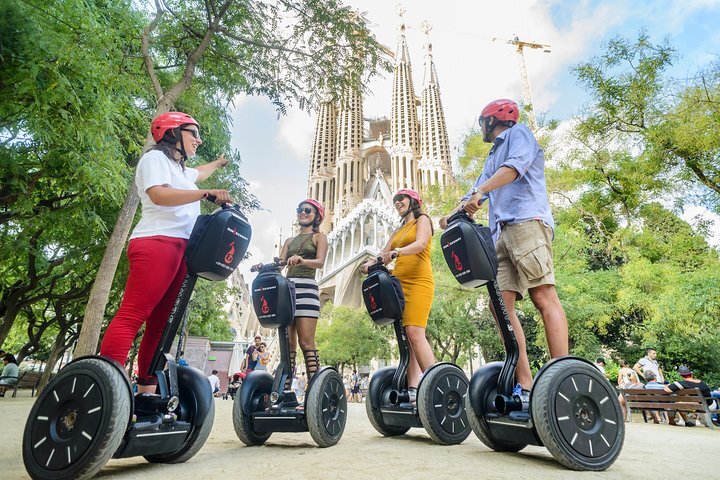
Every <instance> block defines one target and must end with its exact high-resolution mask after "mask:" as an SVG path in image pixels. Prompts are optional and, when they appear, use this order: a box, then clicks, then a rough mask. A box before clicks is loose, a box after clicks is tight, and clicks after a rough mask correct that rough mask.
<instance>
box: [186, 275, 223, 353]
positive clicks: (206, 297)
mask: <svg viewBox="0 0 720 480" xmlns="http://www.w3.org/2000/svg"><path fill="white" fill-rule="evenodd" d="M227 303H228V292H227V285H226V284H225V282H207V281H205V280H202V279H200V280H198V283H197V284H196V286H195V291H194V292H193V296H192V298H191V299H190V304H189V305H188V309H189V317H188V327H187V328H188V333H189V335H197V336H201V337H208V338H209V339H210V340H215V341H220V342H229V341H232V340H233V333H232V329H231V327H230V321H229V320H228V313H227V311H226V310H225V309H224V307H225V306H226V305H227Z"/></svg>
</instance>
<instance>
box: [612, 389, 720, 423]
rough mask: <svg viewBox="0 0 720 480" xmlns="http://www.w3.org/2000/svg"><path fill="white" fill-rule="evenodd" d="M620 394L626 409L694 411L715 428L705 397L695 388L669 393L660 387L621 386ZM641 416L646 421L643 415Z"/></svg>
mask: <svg viewBox="0 0 720 480" xmlns="http://www.w3.org/2000/svg"><path fill="white" fill-rule="evenodd" d="M622 394H623V397H625V404H626V406H627V408H628V410H629V409H636V410H658V411H664V412H670V414H671V415H672V412H676V411H679V412H686V413H696V414H698V415H703V416H704V417H705V425H707V426H709V427H710V428H711V429H714V428H715V427H714V426H713V423H712V421H711V418H710V415H711V413H710V409H709V408H708V405H707V402H706V398H705V397H703V396H702V393H701V392H700V390H699V389H697V388H690V389H685V390H680V391H679V392H671V393H668V392H666V391H664V390H660V389H650V388H647V389H646V388H623V389H622ZM643 418H644V420H645V422H647V417H646V416H645V415H643Z"/></svg>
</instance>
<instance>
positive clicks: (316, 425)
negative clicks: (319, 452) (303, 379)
mask: <svg viewBox="0 0 720 480" xmlns="http://www.w3.org/2000/svg"><path fill="white" fill-rule="evenodd" d="M316 375H317V376H318V378H315V379H313V383H312V386H311V388H310V391H309V392H308V398H307V401H306V402H305V415H306V416H307V424H308V430H310V435H311V436H312V438H313V440H315V443H317V444H318V446H320V447H332V446H333V445H335V444H336V443H337V442H339V441H340V438H341V437H342V435H343V432H344V431H345V423H346V421H347V397H346V396H345V387H344V386H343V381H342V377H341V376H340V374H339V373H338V372H336V371H335V370H333V369H331V368H326V369H324V370H322V371H320V372H318V373H317V374H316Z"/></svg>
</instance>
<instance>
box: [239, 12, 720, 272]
mask: <svg viewBox="0 0 720 480" xmlns="http://www.w3.org/2000/svg"><path fill="white" fill-rule="evenodd" d="M346 3H347V4H350V5H352V6H353V7H355V8H357V9H359V10H360V11H362V12H365V15H366V17H367V18H368V19H369V21H370V23H371V29H372V30H373V32H375V34H376V37H377V38H378V40H380V41H381V42H382V43H384V44H386V45H387V46H389V47H390V48H392V49H393V50H395V48H396V44H397V26H398V24H399V21H398V17H397V15H396V2H394V1H392V0H391V1H387V0H385V1H381V0H363V1H360V0H354V1H346ZM405 8H406V14H405V23H406V24H407V26H408V30H407V41H408V47H409V50H410V55H411V58H412V66H413V77H414V78H413V79H414V82H415V89H416V94H418V95H419V93H420V89H421V85H422V74H423V60H424V49H423V46H424V44H425V36H424V35H423V34H422V33H421V32H420V29H419V25H420V23H421V22H422V21H424V20H427V21H429V22H430V23H431V24H432V25H433V30H432V32H431V34H430V38H431V41H432V44H433V57H434V60H435V64H436V67H437V71H438V76H439V80H440V88H441V93H442V101H443V107H444V109H445V116H446V119H447V123H448V130H449V136H450V144H451V150H452V152H453V155H455V156H456V155H457V151H458V149H459V147H460V146H461V142H462V139H463V138H464V136H465V135H466V134H467V133H468V132H469V131H470V130H471V129H472V127H473V123H474V121H475V119H476V118H477V115H478V113H479V111H480V110H481V109H482V107H483V106H484V105H485V104H486V103H487V102H489V101H491V100H493V99H495V98H500V97H509V98H515V99H519V97H520V93H521V86H520V76H519V69H518V65H517V60H516V56H515V53H514V48H513V47H512V46H510V45H507V44H504V43H503V42H502V41H492V38H493V37H497V38H502V39H509V38H513V37H514V36H515V35H517V36H518V37H519V38H520V39H521V40H524V41H531V42H538V43H543V44H549V45H550V46H551V53H542V52H541V51H539V50H529V51H526V55H525V61H526V64H527V70H528V76H529V79H530V85H531V89H532V95H533V103H534V104H535V107H536V110H537V111H538V113H540V114H545V115H547V117H548V118H554V119H558V120H561V121H562V120H569V119H571V118H572V117H573V116H574V115H576V114H578V113H579V112H580V109H581V108H582V106H583V105H585V104H586V103H587V102H588V97H587V95H586V93H585V92H584V91H583V89H582V88H581V87H580V86H578V85H577V83H576V81H575V78H574V76H573V74H572V72H571V69H572V67H573V66H575V65H577V64H579V63H581V62H583V61H587V60H588V59H590V58H591V57H592V56H594V55H597V54H599V53H600V52H601V51H602V45H603V43H604V42H606V41H607V40H609V39H610V38H613V37H615V36H617V35H622V36H625V37H629V38H635V37H636V36H637V34H638V32H639V31H640V29H642V28H644V29H645V30H646V31H647V33H648V34H649V36H650V38H651V40H652V41H653V42H656V43H657V42H660V41H662V40H664V39H666V38H667V39H668V40H669V41H670V42H671V44H672V45H673V46H674V47H675V48H676V49H677V51H678V54H679V58H678V60H677V63H676V65H675V66H674V67H673V69H672V71H671V72H670V73H671V75H673V76H674V77H677V78H678V79H683V78H686V77H688V76H691V75H694V74H695V73H697V72H698V70H699V69H701V68H703V67H704V66H706V65H707V64H708V63H709V62H711V61H713V60H717V59H718V58H720V29H718V25H720V0H695V1H692V0H690V1H685V2H669V1H659V0H656V1H626V0H606V1H582V0H579V1H578V0H575V1H570V0H567V1H566V0H563V1H550V0H525V1H520V0H508V1H505V2H487V1H484V0H475V1H472V0H462V1H460V0H446V1H445V2H437V1H431V0H415V1H406V2H405ZM391 80H392V79H391V75H390V74H387V75H386V76H385V78H377V79H375V80H374V81H373V82H372V83H371V85H370V88H371V89H372V91H373V96H372V97H368V98H366V99H365V102H364V108H365V112H364V113H365V116H380V115H386V116H389V115H390V91H391ZM232 117H233V128H232V133H233V138H232V145H233V148H235V149H237V150H239V151H240V153H241V154H242V158H243V164H242V166H241V171H242V173H243V176H244V177H245V179H247V180H248V181H249V182H250V184H251V188H252V190H253V192H254V193H255V194H256V195H257V196H258V198H259V199H260V201H261V203H262V205H263V206H264V207H265V208H266V209H267V210H265V211H262V212H258V213H256V214H253V215H252V216H251V218H250V220H251V222H252V224H253V242H252V245H251V247H250V252H251V253H252V254H253V261H252V262H244V264H252V263H254V262H255V261H264V260H267V259H269V258H270V257H271V256H272V254H273V253H272V252H273V247H274V245H275V244H276V242H277V238H278V234H279V232H280V229H281V227H282V230H283V237H286V236H287V235H288V232H289V226H290V221H291V220H292V219H293V217H294V208H295V206H296V204H297V202H298V201H300V200H302V199H303V198H305V193H306V182H307V172H308V162H309V158H310V149H311V146H312V134H313V129H314V123H315V117H314V115H312V114H307V113H305V112H300V111H297V110H292V109H291V110H290V111H289V112H288V115H287V116H284V117H281V118H280V119H278V116H277V113H276V111H275V110H274V107H273V106H272V105H271V104H270V102H269V101H267V100H266V99H264V98H258V97H239V98H237V99H235V107H234V109H233V112H232ZM700 212H701V211H700V210H698V211H697V212H696V211H695V210H692V211H690V212H689V213H688V217H691V216H693V215H694V214H695V213H700ZM244 264H243V265H244ZM241 268H242V267H241Z"/></svg>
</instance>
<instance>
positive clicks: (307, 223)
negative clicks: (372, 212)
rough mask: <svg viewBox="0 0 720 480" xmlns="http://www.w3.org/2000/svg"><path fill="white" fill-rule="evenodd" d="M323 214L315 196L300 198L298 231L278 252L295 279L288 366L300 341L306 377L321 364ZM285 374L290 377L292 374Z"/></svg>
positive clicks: (324, 252)
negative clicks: (319, 281) (318, 345)
mask: <svg viewBox="0 0 720 480" xmlns="http://www.w3.org/2000/svg"><path fill="white" fill-rule="evenodd" d="M324 216H325V209H324V208H323V206H322V205H321V204H320V202H318V201H317V200H313V199H311V198H308V199H306V200H303V201H302V202H300V204H299V205H298V207H297V219H298V223H299V224H300V233H299V234H298V235H297V236H296V237H293V238H289V239H288V240H287V241H286V242H285V244H284V245H283V248H282V252H280V258H282V259H283V260H286V261H287V265H288V268H287V274H286V275H287V278H288V279H289V280H291V281H292V282H293V283H295V296H296V300H295V322H294V323H293V325H292V326H291V327H290V329H289V331H288V335H289V337H290V362H291V367H292V370H294V369H295V357H296V355H297V353H296V350H297V346H298V344H300V349H301V350H302V352H303V357H305V369H306V370H307V374H308V379H309V378H311V377H312V376H313V374H314V373H315V372H317V370H318V368H319V366H320V359H319V356H318V351H317V349H316V348H315V329H316V327H317V321H318V318H319V317H320V295H319V291H318V284H317V282H316V281H315V271H316V270H317V269H318V268H322V266H323V265H324V264H325V254H326V253H327V249H328V243H327V237H326V236H325V234H323V233H320V224H321V223H322V221H323V217H324ZM288 378H292V374H291V375H290V376H289V377H288ZM286 388H289V386H286Z"/></svg>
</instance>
